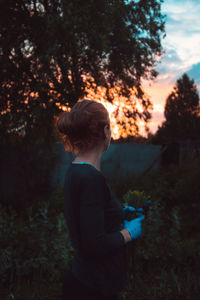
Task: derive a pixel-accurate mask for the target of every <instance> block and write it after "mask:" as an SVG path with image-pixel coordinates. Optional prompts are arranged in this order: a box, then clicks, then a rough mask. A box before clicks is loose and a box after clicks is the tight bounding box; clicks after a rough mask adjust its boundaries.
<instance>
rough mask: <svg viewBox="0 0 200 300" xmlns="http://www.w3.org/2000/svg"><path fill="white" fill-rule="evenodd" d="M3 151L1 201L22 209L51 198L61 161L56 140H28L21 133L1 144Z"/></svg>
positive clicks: (0, 158)
mask: <svg viewBox="0 0 200 300" xmlns="http://www.w3.org/2000/svg"><path fill="white" fill-rule="evenodd" d="M0 154H1V155H0V163H1V172H0V174H1V178H2V180H1V182H0V203H2V204H3V205H6V206H12V207H13V208H15V209H16V210H17V212H18V213H23V211H24V208H27V207H29V206H32V205H33V206H34V205H36V206H37V202H39V201H41V200H42V199H48V198H49V196H50V194H51V192H52V174H53V172H54V170H55V167H56V165H57V164H58V162H59V155H58V153H57V150H56V147H55V144H51V145H50V144H48V143H47V142H46V141H44V142H43V143H41V142H40V143H39V142H38V143H36V141H26V142H25V140H24V139H23V138H22V137H21V138H18V140H17V141H16V140H11V141H10V142H9V143H7V144H2V145H1V149H0Z"/></svg>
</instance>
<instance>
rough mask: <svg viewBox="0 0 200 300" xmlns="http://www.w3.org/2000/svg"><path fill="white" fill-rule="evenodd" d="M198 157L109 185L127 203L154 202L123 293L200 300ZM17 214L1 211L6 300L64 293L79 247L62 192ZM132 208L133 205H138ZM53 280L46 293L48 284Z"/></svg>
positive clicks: (131, 255)
mask: <svg viewBox="0 0 200 300" xmlns="http://www.w3.org/2000/svg"><path fill="white" fill-rule="evenodd" d="M199 172H200V160H199V159H196V160H194V161H192V162H190V163H189V162H188V163H185V164H183V165H182V166H179V167H176V166H173V165H171V166H170V168H169V169H168V170H165V171H161V172H157V173H155V174H151V175H150V176H149V175H148V174H145V176H142V177H140V178H133V177H131V178H126V179H123V178H121V179H120V180H121V182H120V181H117V180H114V182H113V183H110V184H111V187H112V189H113V191H114V192H115V194H116V196H117V197H118V198H119V201H120V202H121V204H122V205H125V204H126V203H127V201H128V199H132V201H133V203H134V199H135V206H137V207H138V206H139V207H141V206H142V203H143V201H144V200H146V199H147V198H150V199H151V204H150V206H149V211H148V214H147V216H146V218H145V220H144V221H143V235H142V236H141V237H140V238H138V239H137V240H135V242H134V243H130V244H129V245H128V247H127V249H126V251H127V252H126V253H127V277H128V285H127V288H126V290H125V291H124V292H123V293H122V295H121V298H122V299H123V300H126V299H138V300H144V299H148V300H154V299H158V300H161V299H175V300H179V299H187V300H190V299H198V295H199V292H200V285H199V282H200V281H199V280H198V278H199V268H200V265H199V261H200V260H199V254H200V248H199V238H200V236H199V230H198V228H199V226H198V222H199V221H198V216H199V212H200V205H199V195H200V190H199V176H200V174H199ZM36 203H37V206H34V207H29V208H27V209H25V210H24V214H23V215H21V214H17V213H16V211H15V210H13V209H11V208H5V207H3V206H1V210H0V229H1V230H0V232H1V234H0V243H1V251H0V261H1V267H0V275H1V279H2V280H1V281H2V286H1V289H0V290H1V293H4V294H3V296H2V295H1V296H0V298H2V299H8V295H10V298H11V295H13V299H16V300H18V299H20V300H26V299H28V298H30V299H33V300H34V299H48V300H51V299H52V300H53V299H57V298H59V295H60V293H61V284H62V280H63V278H64V275H65V273H66V271H67V269H68V268H69V266H70V263H71V259H72V258H73V255H74V250H73V248H72V247H71V245H70V240H69V232H68V227H67V226H66V222H65V219H64V215H63V213H62V212H63V204H64V201H63V190H62V188H61V187H60V186H58V187H57V188H56V189H55V191H54V193H52V195H51V197H50V198H48V200H47V199H43V201H40V202H38V201H36ZM133 206H134V204H133ZM47 285H48V287H49V288H48V292H47V290H46V286H47Z"/></svg>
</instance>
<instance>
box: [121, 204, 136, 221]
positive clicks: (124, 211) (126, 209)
mask: <svg viewBox="0 0 200 300" xmlns="http://www.w3.org/2000/svg"><path fill="white" fill-rule="evenodd" d="M128 211H132V212H133V211H135V207H133V206H127V207H124V208H123V213H124V216H123V219H126V217H127V212H128Z"/></svg>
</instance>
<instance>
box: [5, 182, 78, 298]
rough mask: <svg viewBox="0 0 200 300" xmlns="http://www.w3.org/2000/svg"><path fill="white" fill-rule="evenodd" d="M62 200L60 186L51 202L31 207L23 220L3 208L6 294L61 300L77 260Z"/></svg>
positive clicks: (17, 296) (13, 212) (13, 211)
mask: <svg viewBox="0 0 200 300" xmlns="http://www.w3.org/2000/svg"><path fill="white" fill-rule="evenodd" d="M62 200H63V197H62V190H61V189H60V188H59V187H57V189H55V191H54V193H53V194H52V197H51V199H50V200H49V201H48V202H47V201H43V202H41V203H38V208H37V209H36V208H34V209H33V208H32V207H30V208H27V209H26V210H25V211H24V215H23V218H22V216H21V215H18V214H17V213H16V211H15V210H13V209H11V208H9V209H8V208H3V207H2V206H1V210H0V232H1V235H0V244H1V251H0V262H1V267H0V276H1V291H4V295H6V294H7V295H8V294H10V295H11V294H13V297H14V299H20V300H22V299H37V300H38V299H48V300H50V299H52V300H53V299H54V300H55V299H58V298H59V297H58V295H59V293H61V283H62V280H63V279H62V278H63V276H64V274H65V273H66V272H67V269H68V268H69V264H70V261H71V258H72V257H73V249H72V248H71V246H70V242H69V235H68V228H67V226H66V222H65V218H64V215H63V213H62V207H61V205H60V204H61V201H62ZM47 286H48V295H47V293H46V292H47V291H46V287H47ZM50 290H52V292H50ZM44 295H46V297H47V298H45V297H44ZM50 295H52V296H50ZM1 299H2V298H1ZM4 299H5V298H4Z"/></svg>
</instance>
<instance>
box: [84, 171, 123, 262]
mask: <svg viewBox="0 0 200 300" xmlns="http://www.w3.org/2000/svg"><path fill="white" fill-rule="evenodd" d="M91 175H92V176H91ZM91 175H90V176H87V179H86V178H84V180H83V186H82V189H81V191H80V235H81V236H80V242H81V250H82V251H83V252H84V254H86V255H88V256H90V257H91V256H93V257H96V256H98V257H100V256H107V255H109V254H110V253H112V252H114V251H115V250H116V249H117V248H120V247H122V246H123V245H124V244H125V240H124V237H123V235H122V233H121V232H120V231H116V232H112V233H106V232H105V230H104V200H105V197H106V195H105V179H104V178H103V177H101V176H97V175H96V174H95V175H96V176H94V174H91Z"/></svg>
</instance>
